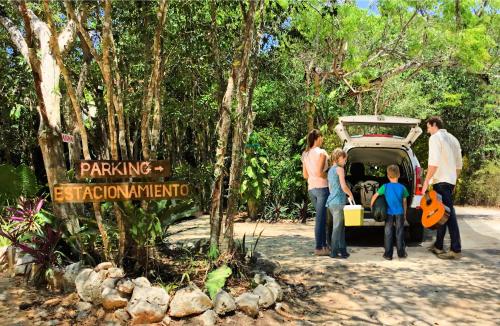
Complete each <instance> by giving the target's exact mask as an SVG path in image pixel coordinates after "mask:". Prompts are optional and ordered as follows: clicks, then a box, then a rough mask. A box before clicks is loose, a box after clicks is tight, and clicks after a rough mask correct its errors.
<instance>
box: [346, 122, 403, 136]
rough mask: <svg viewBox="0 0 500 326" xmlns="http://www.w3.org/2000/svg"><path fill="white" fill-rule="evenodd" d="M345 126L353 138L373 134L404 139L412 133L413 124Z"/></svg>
mask: <svg viewBox="0 0 500 326" xmlns="http://www.w3.org/2000/svg"><path fill="white" fill-rule="evenodd" d="M345 128H346V130H347V133H348V134H349V136H350V137H351V138H356V137H363V136H368V137H370V136H371V137H392V138H399V139H404V138H406V136H408V134H409V133H410V130H411V128H412V126H402V125H384V126H381V125H368V124H349V125H347V126H345Z"/></svg>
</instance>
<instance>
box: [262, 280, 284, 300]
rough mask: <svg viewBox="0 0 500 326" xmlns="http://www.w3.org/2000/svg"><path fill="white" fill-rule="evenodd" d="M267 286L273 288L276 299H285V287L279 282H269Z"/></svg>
mask: <svg viewBox="0 0 500 326" xmlns="http://www.w3.org/2000/svg"><path fill="white" fill-rule="evenodd" d="M265 287H266V288H268V289H269V290H271V292H272V293H273V296H274V301H277V302H280V301H282V300H283V289H282V288H281V286H280V285H279V284H278V282H276V281H275V282H267V283H266V284H265Z"/></svg>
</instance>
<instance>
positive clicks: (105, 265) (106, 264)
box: [94, 261, 113, 272]
mask: <svg viewBox="0 0 500 326" xmlns="http://www.w3.org/2000/svg"><path fill="white" fill-rule="evenodd" d="M111 267H113V263H111V262H109V261H106V262H103V263H100V264H99V265H97V266H96V267H95V268H94V272H100V271H105V270H107V269H110V268H111Z"/></svg>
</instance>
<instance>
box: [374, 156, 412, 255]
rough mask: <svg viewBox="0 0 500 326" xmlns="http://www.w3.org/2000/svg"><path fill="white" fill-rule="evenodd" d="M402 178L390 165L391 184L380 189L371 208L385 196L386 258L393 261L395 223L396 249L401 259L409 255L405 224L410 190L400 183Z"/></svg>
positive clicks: (395, 166)
mask: <svg viewBox="0 0 500 326" xmlns="http://www.w3.org/2000/svg"><path fill="white" fill-rule="evenodd" d="M399 176H400V172H399V168H398V166H397V165H389V166H388V167H387V177H388V178H389V181H390V183H386V184H384V185H382V187H380V188H379V190H378V191H377V193H376V194H375V195H373V197H372V201H371V206H372V207H373V203H375V200H376V199H377V197H378V196H381V195H384V196H385V201H386V202H387V218H386V220H385V232H384V249H385V252H384V256H383V257H384V258H385V259H387V260H391V259H392V252H393V248H394V246H393V242H394V228H393V226H394V223H396V249H397V252H398V257H399V258H406V257H407V256H408V254H407V253H406V249H405V239H404V237H405V232H404V223H405V218H406V198H407V197H408V196H409V194H408V190H406V187H405V186H403V185H402V184H400V183H399V182H398V179H399Z"/></svg>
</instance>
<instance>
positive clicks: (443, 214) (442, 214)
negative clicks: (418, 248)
mask: <svg viewBox="0 0 500 326" xmlns="http://www.w3.org/2000/svg"><path fill="white" fill-rule="evenodd" d="M420 207H421V208H422V211H423V212H422V225H423V226H424V227H425V228H428V229H432V230H435V229H437V228H439V227H440V226H441V225H444V224H445V223H446V222H447V221H448V218H449V217H450V209H449V208H448V207H447V206H446V205H444V204H443V202H442V201H441V196H440V195H439V194H438V193H437V192H436V191H434V190H431V191H428V192H426V193H425V195H424V196H423V197H422V199H421V200H420Z"/></svg>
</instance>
